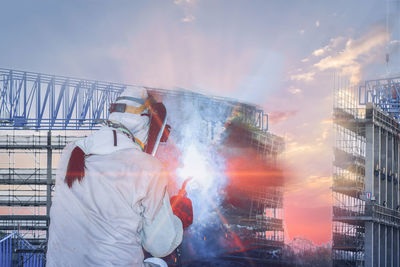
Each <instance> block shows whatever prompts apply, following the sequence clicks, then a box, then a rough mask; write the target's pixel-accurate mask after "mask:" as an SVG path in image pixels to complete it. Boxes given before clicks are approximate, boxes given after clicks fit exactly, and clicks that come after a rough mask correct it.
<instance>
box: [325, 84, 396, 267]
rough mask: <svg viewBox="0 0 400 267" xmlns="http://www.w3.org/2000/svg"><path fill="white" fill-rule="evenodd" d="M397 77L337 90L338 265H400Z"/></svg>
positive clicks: (335, 237)
mask: <svg viewBox="0 0 400 267" xmlns="http://www.w3.org/2000/svg"><path fill="white" fill-rule="evenodd" d="M395 81H396V79H386V80H381V81H380V82H378V83H376V81H373V82H374V85H371V83H370V82H366V86H362V87H361V88H360V90H353V91H352V90H348V89H343V88H339V89H338V90H336V92H335V106H334V113H333V119H334V127H335V132H336V141H335V147H334V154H335V159H334V164H333V165H334V173H333V187H332V189H333V229H332V232H333V234H332V236H333V246H332V249H333V251H332V252H333V253H332V257H333V266H366V267H369V266H371V267H372V266H382V267H386V266H388V267H395V266H399V265H400V256H399V255H400V239H399V238H400V212H399V208H400V202H399V200H400V191H399V166H400V162H399V160H400V154H399V148H400V145H399V144H400V140H399V139H400V124H399V121H398V115H399V113H398V112H399V109H397V113H396V109H395V107H397V106H398V104H399V97H398V94H397V93H398V89H400V86H399V84H398V83H397V84H396V83H395ZM388 85H390V86H388ZM385 90H386V91H387V90H390V91H389V92H385ZM396 90H397V91H396ZM377 92H379V94H378V93H377ZM382 95H385V96H387V98H383V97H382ZM364 97H365V99H363V98H364ZM360 99H361V100H362V101H359V100H360ZM390 103H393V106H389V105H390Z"/></svg>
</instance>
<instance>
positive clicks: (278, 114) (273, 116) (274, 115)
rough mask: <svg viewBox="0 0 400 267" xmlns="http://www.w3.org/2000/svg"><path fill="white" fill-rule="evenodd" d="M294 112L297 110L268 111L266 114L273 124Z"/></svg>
mask: <svg viewBox="0 0 400 267" xmlns="http://www.w3.org/2000/svg"><path fill="white" fill-rule="evenodd" d="M296 114H297V110H291V111H275V112H270V113H269V115H268V120H269V122H270V123H273V124H275V123H278V122H280V121H285V120H287V119H288V118H290V117H293V116H295V115H296Z"/></svg>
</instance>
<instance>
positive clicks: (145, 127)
mask: <svg viewBox="0 0 400 267" xmlns="http://www.w3.org/2000/svg"><path fill="white" fill-rule="evenodd" d="M147 97H148V95H147V90H146V89H145V88H144V87H130V88H127V89H125V90H124V91H123V92H122V94H121V95H120V97H118V98H117V101H116V102H115V103H121V104H127V105H129V106H132V107H140V106H142V105H143V103H144V102H145V101H146V99H147ZM133 99H137V100H139V101H140V102H139V101H134V100H133ZM147 112H148V111H147V109H146V110H145V111H144V112H143V113H147ZM143 113H142V114H143ZM142 114H132V113H128V112H125V113H121V112H113V113H111V114H110V117H109V120H111V121H116V122H119V123H121V124H123V125H124V126H125V127H126V128H128V129H129V131H131V133H132V134H133V135H134V136H135V137H136V138H138V139H139V140H140V141H141V142H142V143H143V144H146V142H147V136H148V133H149V125H150V119H149V116H143V115H142Z"/></svg>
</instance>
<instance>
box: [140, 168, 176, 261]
mask: <svg viewBox="0 0 400 267" xmlns="http://www.w3.org/2000/svg"><path fill="white" fill-rule="evenodd" d="M160 173H161V172H159V174H158V175H157V176H156V177H155V179H153V181H152V183H151V184H150V186H149V190H148V192H147V195H146V197H145V199H143V201H142V205H143V208H144V212H143V228H142V232H141V237H142V246H143V248H144V249H145V250H146V251H147V252H149V253H150V254H152V255H153V256H154V257H165V256H167V255H169V254H171V253H172V251H174V249H175V248H176V247H177V246H179V244H180V243H181V242H182V236H183V227H182V222H181V220H180V219H179V218H178V217H176V216H175V215H174V214H173V212H172V208H171V204H170V200H169V196H168V192H167V190H166V188H167V178H166V177H165V176H164V175H161V174H160Z"/></svg>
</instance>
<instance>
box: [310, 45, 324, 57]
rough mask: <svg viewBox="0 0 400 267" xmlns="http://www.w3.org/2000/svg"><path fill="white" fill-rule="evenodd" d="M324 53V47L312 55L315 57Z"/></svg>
mask: <svg viewBox="0 0 400 267" xmlns="http://www.w3.org/2000/svg"><path fill="white" fill-rule="evenodd" d="M324 53H325V47H324V48H320V49H317V50H315V51H314V52H313V53H312V54H313V55H314V56H316V57H318V56H321V55H323V54H324Z"/></svg>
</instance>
